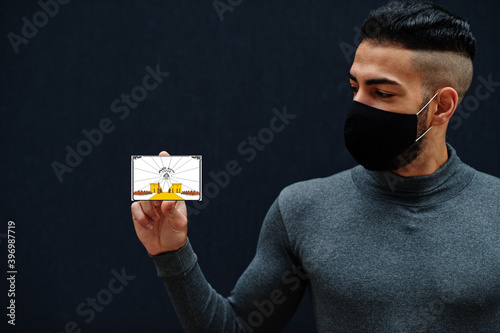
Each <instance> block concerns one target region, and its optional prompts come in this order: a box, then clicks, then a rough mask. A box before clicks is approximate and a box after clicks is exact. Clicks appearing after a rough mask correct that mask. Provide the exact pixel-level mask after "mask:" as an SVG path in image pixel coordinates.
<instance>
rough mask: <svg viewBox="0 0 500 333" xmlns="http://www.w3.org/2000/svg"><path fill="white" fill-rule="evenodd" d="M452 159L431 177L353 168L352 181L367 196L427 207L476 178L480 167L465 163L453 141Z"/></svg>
mask: <svg viewBox="0 0 500 333" xmlns="http://www.w3.org/2000/svg"><path fill="white" fill-rule="evenodd" d="M447 148H448V161H447V162H446V163H445V164H444V165H443V166H442V167H441V168H440V169H438V170H437V171H436V172H434V173H433V174H431V175H428V176H419V177H402V176H399V175H396V174H394V173H392V172H389V171H387V172H379V171H369V170H366V169H365V168H363V167H362V166H359V165H358V166H357V167H355V168H353V169H352V173H351V175H352V180H353V181H354V184H355V185H356V186H357V187H358V189H359V190H360V191H361V192H362V193H363V194H365V195H368V196H370V197H373V198H374V199H377V200H383V201H391V202H395V203H398V204H405V205H411V206H425V205H429V204H435V203H438V202H442V201H446V200H448V199H450V198H452V197H454V196H456V195H457V194H458V193H459V192H460V191H462V190H463V189H464V188H465V187H466V186H467V185H468V184H469V183H470V182H471V180H472V179H473V178H474V175H475V173H476V170H474V169H473V168H471V167H469V166H468V165H466V164H465V163H463V162H462V161H461V160H460V158H458V156H457V153H456V151H455V149H453V147H451V146H450V145H449V144H448V145H447Z"/></svg>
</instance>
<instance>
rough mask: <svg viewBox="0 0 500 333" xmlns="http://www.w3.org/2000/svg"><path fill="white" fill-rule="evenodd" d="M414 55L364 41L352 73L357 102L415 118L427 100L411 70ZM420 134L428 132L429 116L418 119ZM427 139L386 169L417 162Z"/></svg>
mask: <svg viewBox="0 0 500 333" xmlns="http://www.w3.org/2000/svg"><path fill="white" fill-rule="evenodd" d="M411 61H412V51H411V50H407V49H404V48H402V47H398V46H393V45H375V44H371V43H369V42H366V41H363V42H362V43H361V44H360V45H359V47H358V50H357V52H356V56H355V58H354V63H353V65H352V67H351V70H350V71H349V79H350V84H351V88H352V90H353V93H354V100H355V101H357V102H359V103H363V104H366V105H369V106H371V107H374V108H377V109H381V110H384V111H389V112H394V113H403V114H416V113H417V112H418V111H420V109H421V108H422V107H423V106H424V105H425V104H426V102H427V101H426V100H425V99H427V98H429V97H428V96H425V94H424V93H423V90H422V82H423V80H422V77H421V75H420V74H419V73H417V72H416V71H415V70H414V67H413V66H412V63H411ZM418 117H419V121H418V130H417V133H419V134H420V133H422V132H424V131H425V130H426V129H427V127H428V126H427V112H426V111H423V112H422V113H421V114H420V115H419V116H418ZM424 139H426V137H424V138H423V139H422V140H420V141H418V142H417V143H415V144H414V145H412V146H411V147H410V148H408V149H407V150H406V151H405V152H403V153H402V154H401V155H400V156H398V157H397V158H395V159H394V160H393V161H391V163H390V164H389V165H388V166H387V170H396V169H399V168H401V167H404V166H405V165H407V164H409V163H411V162H412V161H414V160H415V159H416V158H417V157H418V155H419V154H420V153H421V151H422V149H423V147H424V146H423V145H424V143H425V140H424Z"/></svg>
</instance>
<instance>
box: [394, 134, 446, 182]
mask: <svg viewBox="0 0 500 333" xmlns="http://www.w3.org/2000/svg"><path fill="white" fill-rule="evenodd" d="M429 141H430V140H429ZM446 161H448V148H447V147H446V142H445V141H444V140H442V142H440V143H439V144H437V143H435V142H432V141H431V142H426V146H425V147H424V149H423V151H422V153H421V154H420V155H419V156H418V157H417V158H416V159H415V160H414V161H413V162H411V163H410V164H408V165H407V166H405V167H403V168H401V169H397V170H392V172H393V173H395V174H397V175H400V176H403V177H418V176H427V175H431V174H433V173H434V172H436V171H437V170H438V169H439V168H441V167H442V166H443V165H444V164H445V163H446Z"/></svg>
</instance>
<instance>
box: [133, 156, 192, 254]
mask: <svg viewBox="0 0 500 333" xmlns="http://www.w3.org/2000/svg"><path fill="white" fill-rule="evenodd" d="M159 155H160V156H170V155H169V154H168V153H167V152H166V151H162V152H161V153H160V154H159ZM131 210H132V220H133V221H134V227H135V232H136V233H137V237H139V240H140V241H141V243H142V245H144V247H145V248H146V250H147V251H148V252H149V254H151V255H158V254H160V253H163V252H168V251H175V250H178V249H180V248H181V247H183V246H184V244H186V241H187V211H186V204H185V203H184V201H136V202H134V203H133V204H132V206H131Z"/></svg>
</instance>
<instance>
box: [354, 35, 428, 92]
mask: <svg viewBox="0 0 500 333" xmlns="http://www.w3.org/2000/svg"><path fill="white" fill-rule="evenodd" d="M412 56H414V51H411V50H408V49H405V48H403V47H400V46H396V45H392V44H383V45H379V44H373V43H369V42H366V41H363V42H362V43H361V44H360V45H359V47H358V50H357V51H356V56H355V58H354V63H353V65H352V67H351V70H350V74H351V75H353V76H355V77H356V78H358V79H360V80H363V81H365V80H372V79H378V78H387V79H389V80H392V81H396V82H399V83H400V84H401V85H402V86H408V85H413V84H420V82H421V76H420V75H419V73H417V72H416V70H415V67H414V66H413V63H412Z"/></svg>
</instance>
